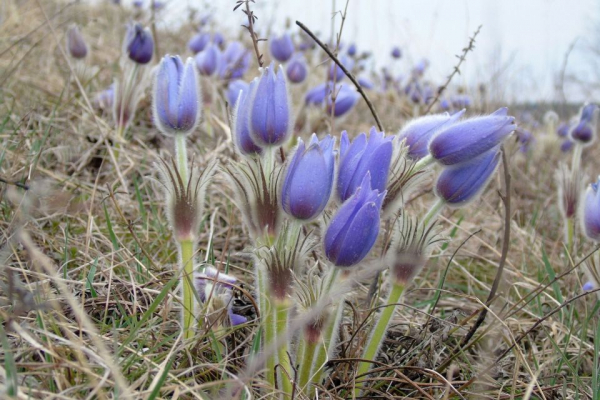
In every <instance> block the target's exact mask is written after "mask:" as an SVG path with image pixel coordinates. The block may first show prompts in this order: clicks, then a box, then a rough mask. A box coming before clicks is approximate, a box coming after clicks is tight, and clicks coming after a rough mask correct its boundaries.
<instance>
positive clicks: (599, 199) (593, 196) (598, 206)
mask: <svg viewBox="0 0 600 400" xmlns="http://www.w3.org/2000/svg"><path fill="white" fill-rule="evenodd" d="M599 184H600V178H598V181H596V182H595V183H592V184H591V185H590V186H589V187H588V188H587V190H586V192H585V198H584V200H583V228H584V232H585V235H586V236H587V237H588V238H590V239H592V240H593V241H595V242H600V194H599V193H598V185H599Z"/></svg>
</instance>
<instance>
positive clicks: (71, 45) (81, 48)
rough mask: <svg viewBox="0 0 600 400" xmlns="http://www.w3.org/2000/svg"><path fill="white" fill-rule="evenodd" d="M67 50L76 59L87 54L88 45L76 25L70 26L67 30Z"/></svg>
mask: <svg viewBox="0 0 600 400" xmlns="http://www.w3.org/2000/svg"><path fill="white" fill-rule="evenodd" d="M67 50H69V54H70V55H71V57H73V58H76V59H83V58H85V56H87V53H88V47H87V44H86V43H85V39H84V38H83V35H82V34H81V32H80V31H79V27H78V26H77V25H73V26H71V27H70V28H69V30H68V31H67Z"/></svg>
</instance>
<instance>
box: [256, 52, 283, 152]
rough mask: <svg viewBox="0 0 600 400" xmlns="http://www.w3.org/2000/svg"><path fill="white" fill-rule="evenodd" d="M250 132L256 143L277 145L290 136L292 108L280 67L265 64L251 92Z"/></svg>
mask: <svg viewBox="0 0 600 400" xmlns="http://www.w3.org/2000/svg"><path fill="white" fill-rule="evenodd" d="M250 107H251V108H250V134H251V135H252V139H253V140H254V141H255V142H256V143H258V144H264V145H271V146H279V145H281V144H283V143H285V142H286V141H287V139H288V138H289V136H290V133H291V129H292V127H293V124H292V110H291V104H290V101H289V98H288V88H287V81H286V78H285V73H284V72H283V68H282V67H281V66H280V67H279V68H278V71H277V74H275V67H274V65H273V63H271V65H270V66H269V67H267V68H264V69H263V71H262V75H261V76H260V78H259V79H258V83H257V86H256V89H255V90H254V91H253V94H252V102H251V106H250Z"/></svg>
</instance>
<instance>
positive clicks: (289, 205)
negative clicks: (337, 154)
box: [281, 133, 335, 220]
mask: <svg viewBox="0 0 600 400" xmlns="http://www.w3.org/2000/svg"><path fill="white" fill-rule="evenodd" d="M334 144H335V139H334V138H332V137H331V136H329V135H327V136H326V137H325V138H324V139H322V140H321V141H319V139H318V138H317V135H316V134H314V133H313V135H312V137H311V139H310V143H309V144H308V147H306V146H305V145H304V142H303V141H302V139H298V148H297V149H296V153H295V154H294V157H293V158H292V161H291V162H290V164H289V166H288V169H287V173H286V176H285V180H284V182H283V189H282V193H281V204H282V207H283V210H284V211H285V212H286V213H288V214H289V215H291V216H293V217H295V218H298V219H300V220H311V219H313V218H315V217H317V216H318V215H319V214H321V212H322V211H323V210H324V209H325V206H326V205H327V202H328V201H329V197H330V196H331V189H332V187H333V178H334V174H333V172H334V164H335V161H334V152H333V146H334Z"/></svg>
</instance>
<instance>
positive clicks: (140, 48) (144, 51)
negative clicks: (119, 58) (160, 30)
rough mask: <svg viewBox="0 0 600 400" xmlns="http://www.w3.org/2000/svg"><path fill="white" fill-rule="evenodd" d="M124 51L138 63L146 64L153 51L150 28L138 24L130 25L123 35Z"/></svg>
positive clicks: (150, 58)
mask: <svg viewBox="0 0 600 400" xmlns="http://www.w3.org/2000/svg"><path fill="white" fill-rule="evenodd" d="M125 52H126V53H127V55H128V56H129V58H130V59H131V60H132V61H134V62H136V63H138V64H148V63H149V62H150V60H152V54H153V53H154V39H152V34H151V33H150V29H148V28H143V27H142V26H141V25H140V24H135V25H130V26H129V27H128V28H127V34H126V35H125Z"/></svg>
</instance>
